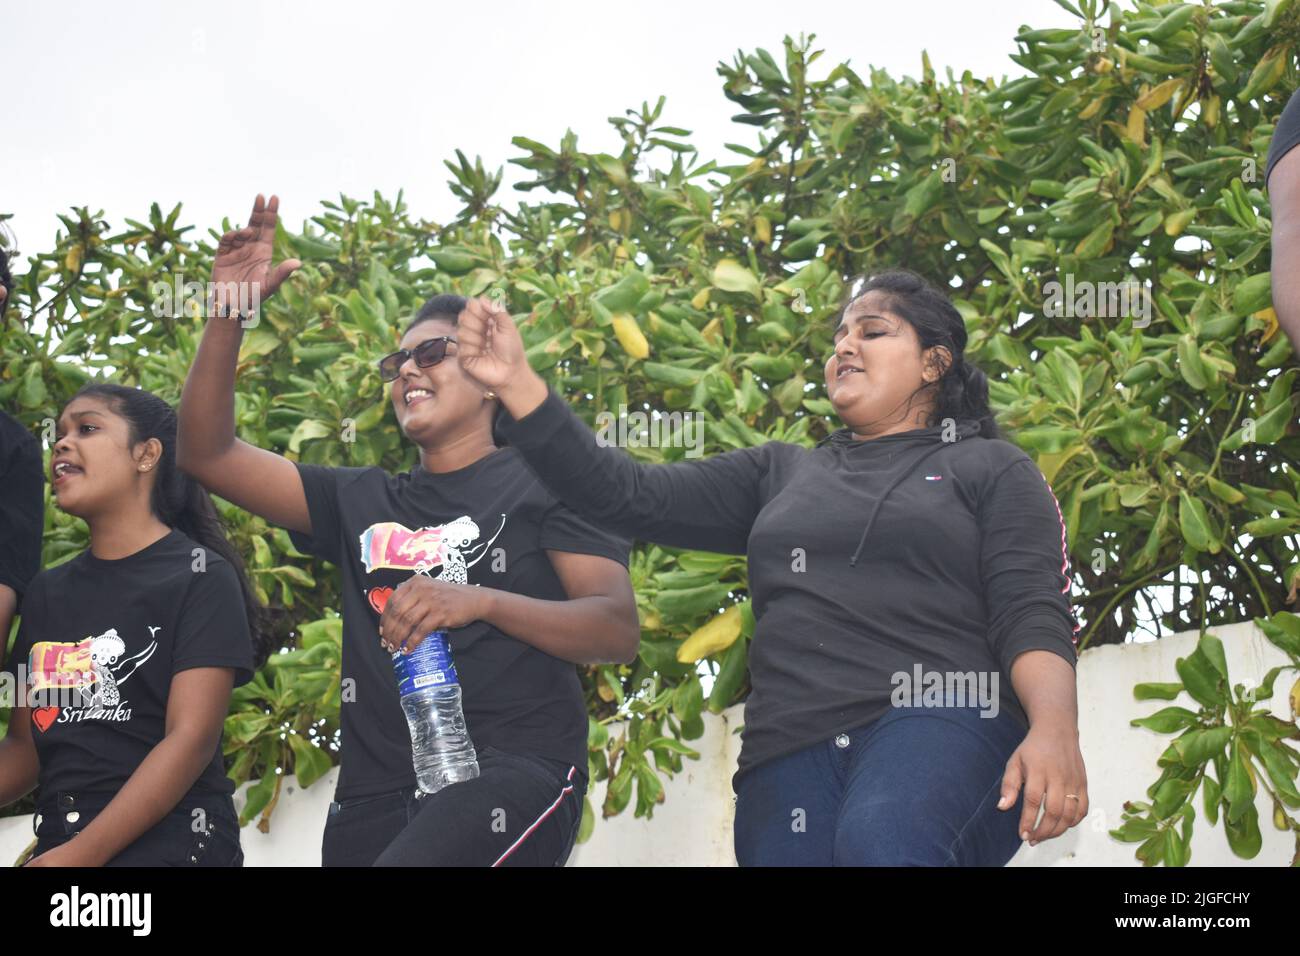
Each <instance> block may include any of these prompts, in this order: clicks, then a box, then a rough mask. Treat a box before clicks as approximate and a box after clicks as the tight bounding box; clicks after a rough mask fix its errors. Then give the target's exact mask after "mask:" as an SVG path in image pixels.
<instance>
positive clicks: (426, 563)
mask: <svg viewBox="0 0 1300 956" xmlns="http://www.w3.org/2000/svg"><path fill="white" fill-rule="evenodd" d="M298 471H299V473H300V474H301V475H302V483H303V488H304V490H305V491H306V495H307V506H308V509H309V512H310V514H311V525H312V534H311V535H310V536H306V535H302V534H298V533H293V540H294V542H295V543H296V544H297V546H298V547H299V548H301V549H302V550H303V551H306V552H307V553H309V554H313V555H316V556H317V557H321V558H324V559H325V560H327V561H330V562H331V563H333V564H335V565H337V566H338V568H339V569H340V571H341V572H342V591H343V681H344V693H343V700H342V705H341V717H340V722H341V729H342V748H343V750H342V757H343V759H342V767H341V770H340V772H339V783H338V789H337V794H336V798H337V799H339V800H345V799H349V798H352V797H357V796H367V795H369V794H373V793H380V792H383V791H387V790H396V789H399V788H405V787H413V786H414V785H415V772H414V768H413V766H412V759H411V737H410V731H409V730H408V728H407V725H406V717H405V715H404V714H403V713H402V707H401V703H400V698H399V697H398V693H397V678H396V676H395V675H394V673H393V661H392V657H391V655H390V654H388V653H387V652H386V651H385V650H384V649H383V647H382V646H381V645H380V643H379V631H378V625H379V617H380V614H381V612H382V609H383V606H384V604H385V602H386V601H387V598H388V595H389V594H391V593H392V591H393V589H395V588H396V587H397V586H398V585H400V584H401V583H402V582H403V581H405V580H407V579H408V578H409V577H411V575H412V574H416V573H420V571H419V570H418V569H420V568H423V569H424V571H425V573H428V574H431V575H432V576H434V577H436V578H441V579H443V580H451V581H459V582H462V583H469V584H477V585H481V586H483V587H489V588H496V589H498V590H501V591H510V592H513V593H515V594H522V595H526V596H528V597H534V598H540V599H543V600H550V601H562V600H565V599H566V597H567V596H566V594H565V592H564V587H563V585H562V584H561V583H560V580H559V578H558V577H557V576H556V574H555V569H554V568H553V567H552V566H551V562H550V559H549V558H548V557H547V554H546V552H547V551H548V550H549V551H568V552H573V553H577V554H592V555H598V556H601V557H606V558H610V559H611V560H614V561H618V562H619V563H620V564H623V565H626V564H627V559H628V551H629V549H630V548H629V543H628V542H627V541H624V540H623V539H620V538H617V537H614V536H613V535H611V534H607V533H605V532H603V531H599V530H597V529H596V528H595V527H593V526H592V525H590V524H588V523H587V522H585V521H583V520H582V519H581V518H579V517H577V515H575V514H574V513H573V512H571V511H569V510H568V509H567V508H565V507H564V506H563V505H561V504H559V503H558V502H557V501H556V500H555V498H554V497H552V496H551V495H550V494H549V493H548V492H547V491H546V490H545V489H544V488H543V487H542V485H541V484H540V483H539V482H538V481H537V478H536V477H535V476H534V475H533V473H532V472H531V471H529V469H528V466H527V465H525V464H524V463H523V461H522V460H521V459H520V457H519V453H518V452H517V451H515V450H514V449H513V448H501V449H497V450H496V451H494V452H491V453H489V454H488V455H486V456H484V457H483V458H480V459H479V460H478V461H476V462H474V463H473V464H471V465H469V466H467V467H465V468H462V469H460V470H458V471H454V472H444V473H439V474H432V473H430V472H428V471H425V470H424V469H423V468H421V467H420V466H418V465H417V466H416V467H415V468H413V469H412V470H411V471H409V472H406V473H403V474H399V475H390V474H388V473H387V472H385V471H384V470H382V469H380V468H325V467H321V466H319V465H299V466H298ZM448 638H449V642H450V645H451V651H452V657H453V660H454V662H455V666H456V673H457V676H458V677H459V679H460V685H461V706H462V708H463V709H464V712H465V724H466V729H467V730H468V731H469V736H470V740H471V741H473V743H474V746H475V747H476V748H483V747H487V746H492V747H495V748H497V749H499V750H504V751H509V752H513V753H520V754H533V755H536V756H541V757H550V758H552V759H555V760H562V761H564V762H565V763H569V764H572V765H574V766H575V767H577V768H578V772H579V773H582V774H583V775H584V776H585V774H586V769H587V710H586V706H585V703H584V701H583V695H582V685H581V684H580V683H579V680H578V672H577V669H576V667H575V666H574V665H573V664H572V663H569V662H567V661H564V660H561V659H559V658H558V657H553V656H551V655H550V654H547V653H545V652H544V651H541V650H538V649H537V648H535V647H533V646H532V645H530V644H526V643H524V642H523V641H520V640H517V639H515V638H513V637H511V636H509V635H508V634H505V633H504V632H502V631H500V630H498V629H497V628H495V627H493V626H492V625H490V624H488V623H487V622H485V621H475V622H474V623H472V624H469V625H467V626H465V627H461V628H454V629H452V630H449V631H448ZM349 679H350V680H351V684H349ZM349 687H350V688H351V689H352V691H353V693H352V694H351V695H349V693H348V689H349Z"/></svg>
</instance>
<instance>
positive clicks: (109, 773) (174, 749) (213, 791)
mask: <svg viewBox="0 0 1300 956" xmlns="http://www.w3.org/2000/svg"><path fill="white" fill-rule="evenodd" d="M175 449H176V415H175V412H174V411H173V410H172V409H171V407H170V406H168V405H167V403H166V402H164V401H162V400H161V399H160V398H157V397H156V396H154V395H151V394H149V393H148V392H144V391H141V390H139V389H134V388H125V387H122V386H118V385H109V384H95V385H90V386H88V387H86V388H84V389H82V390H81V391H80V392H79V393H77V395H76V396H74V397H73V399H72V401H70V402H69V403H68V404H67V406H66V407H65V408H64V410H63V413H62V415H61V416H60V418H59V423H58V438H57V440H56V442H55V445H54V450H53V457H52V460H51V463H50V475H51V482H52V485H53V490H54V496H55V499H56V501H57V503H58V505H59V507H60V508H62V509H63V510H64V511H66V512H68V513H69V514H73V515H76V516H77V517H79V518H81V519H83V520H84V521H85V522H86V524H87V526H88V527H89V531H90V548H89V549H88V550H87V551H85V552H83V553H81V554H79V555H77V556H76V557H74V558H73V559H72V560H70V561H67V562H64V563H62V564H60V565H58V566H57V567H53V568H50V569H48V570H46V571H43V572H41V573H40V574H38V575H37V576H36V578H35V579H34V580H33V582H32V586H31V589H30V591H29V593H28V594H27V595H26V597H25V599H24V604H23V611H24V613H23V620H22V624H21V626H20V629H19V633H18V640H17V643H16V644H15V646H14V653H13V655H12V657H11V659H10V661H9V665H8V669H9V671H11V672H12V675H13V678H14V679H13V680H12V681H7V682H6V683H7V684H8V686H10V687H14V688H16V690H17V692H18V694H19V695H20V699H18V700H15V701H14V705H15V706H14V711H13V713H12V715H11V717H10V721H9V732H8V735H7V736H6V738H5V739H4V741H3V742H0V805H3V804H7V803H11V802H13V801H14V800H16V799H18V798H19V797H21V796H23V795H25V794H27V793H28V792H30V791H31V790H32V788H33V787H36V788H37V797H36V803H37V814H36V816H35V818H34V829H35V831H36V836H37V841H36V845H35V848H34V852H33V858H32V859H31V860H30V862H29V863H28V864H27V865H29V866H102V865H109V866H158V865H175V866H193V865H204V866H214V865H215V866H230V865H235V866H238V865H241V863H242V860H243V853H242V851H241V850H240V845H239V826H238V821H237V818H236V816H235V811H234V805H233V802H232V800H231V793H232V792H233V789H234V788H233V785H232V783H231V781H230V779H229V778H228V777H227V776H226V773H225V769H224V765H223V762H222V755H221V732H222V725H223V722H224V719H225V716H226V713H227V711H228V709H229V705H230V692H231V689H232V687H233V686H237V685H239V684H242V683H245V682H247V681H248V680H249V679H250V677H251V676H252V667H253V663H254V661H253V657H254V654H253V645H252V640H251V635H253V634H257V633H258V628H257V611H256V605H255V604H254V602H253V600H252V598H251V596H250V592H249V589H248V586H247V583H246V582H245V581H244V578H243V570H242V565H241V562H240V560H239V558H238V556H237V555H236V554H235V552H234V550H233V549H232V548H231V546H230V544H229V542H228V541H227V540H226V538H225V536H224V534H223V532H222V529H221V523H220V519H219V518H218V516H217V513H216V511H215V509H214V508H213V505H212V501H211V499H209V498H208V495H207V493H206V492H205V491H204V490H203V489H202V488H201V487H200V486H199V485H198V484H197V483H196V482H195V481H194V479H192V478H191V477H189V476H188V475H186V474H184V473H182V472H181V471H179V470H178V469H177V467H176V461H175ZM261 656H263V657H264V656H265V654H264V653H263V654H262V655H261Z"/></svg>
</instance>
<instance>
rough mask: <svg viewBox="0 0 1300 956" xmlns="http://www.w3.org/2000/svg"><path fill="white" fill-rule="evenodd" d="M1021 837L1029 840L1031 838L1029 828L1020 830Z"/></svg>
mask: <svg viewBox="0 0 1300 956" xmlns="http://www.w3.org/2000/svg"><path fill="white" fill-rule="evenodd" d="M1020 839H1022V840H1028V839H1029V831H1028V830H1021V831H1020Z"/></svg>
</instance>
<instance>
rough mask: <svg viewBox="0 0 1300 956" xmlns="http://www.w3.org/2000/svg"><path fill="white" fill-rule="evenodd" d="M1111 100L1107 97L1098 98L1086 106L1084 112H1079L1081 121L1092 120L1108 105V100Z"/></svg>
mask: <svg viewBox="0 0 1300 956" xmlns="http://www.w3.org/2000/svg"><path fill="white" fill-rule="evenodd" d="M1109 98H1110V97H1107V96H1099V97H1097V98H1096V99H1095V100H1093V101H1092V102H1091V103H1089V104H1088V105H1087V106H1085V107H1084V108H1083V109H1082V110H1080V111H1079V119H1084V120H1086V119H1092V118H1093V117H1094V116H1096V115H1097V113H1098V112H1099V111H1100V110H1101V108H1102V107H1103V106H1104V105H1105V104H1106V100H1108V99H1109Z"/></svg>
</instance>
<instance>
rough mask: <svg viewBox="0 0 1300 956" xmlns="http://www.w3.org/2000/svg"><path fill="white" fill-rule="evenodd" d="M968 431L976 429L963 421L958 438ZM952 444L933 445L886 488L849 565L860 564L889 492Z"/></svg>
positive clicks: (863, 531) (872, 512) (855, 565)
mask: <svg viewBox="0 0 1300 956" xmlns="http://www.w3.org/2000/svg"><path fill="white" fill-rule="evenodd" d="M967 433H969V434H974V431H971V429H967V428H966V423H965V421H963V423H962V424H961V425H959V427H958V429H957V440H958V441H961V440H962V438H965V437H966V436H967ZM950 444H952V442H946V441H945V442H940V444H939V445H936V446H935V447H932V449H931V450H930V451H927V453H926V454H923V455H922V457H920V458H918V459H917V460H915V462H914V463H913V466H911V467H910V468H907V471H905V472H904V473H902V475H900V476H898V477H897V479H894V481H893V484H891V485H889V486H888V488H887V489H885V493H884V494H881V496H880V498H879V501H876V505H875V507H874V509H871V516H870V518H868V519H867V527H865V528H863V529H862V537H861V538H859V540H858V550H855V551H854V553H853V557H852V558H849V567H857V566H858V558H861V557H862V549H863V548H865V546H866V544H867V535H868V533H871V525H872V524H875V523H876V515H878V514H880V506H881V505H884V503H885V498H888V497H889V493H891V492H893V489H894V488H897V486H898V485H900V484H902V481H904V480H905V479H906V477H907V476H909V475H911V473H913V472H914V471H917V468H918V467H919V466H920V463H922V462H924V460H926V459H927V458H930V457H931V455H932V454H935V453H936V451H939V450H940V449H943V447H944V446H946V445H950Z"/></svg>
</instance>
